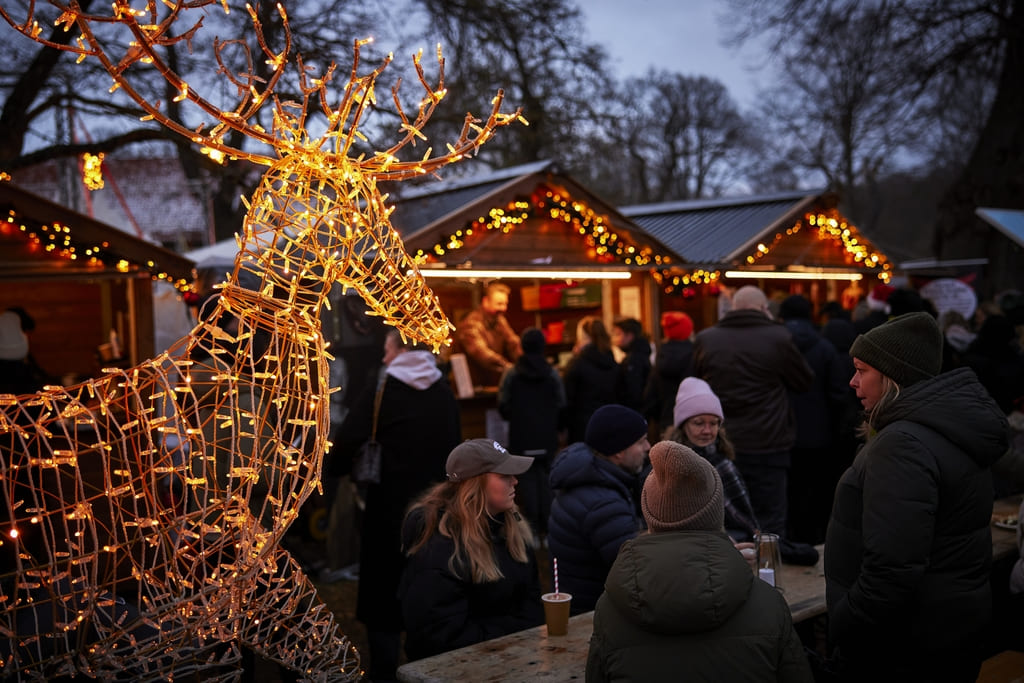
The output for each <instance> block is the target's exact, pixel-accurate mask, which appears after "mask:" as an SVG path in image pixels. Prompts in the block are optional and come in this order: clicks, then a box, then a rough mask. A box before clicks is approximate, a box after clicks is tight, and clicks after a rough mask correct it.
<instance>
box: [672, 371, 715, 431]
mask: <svg viewBox="0 0 1024 683" xmlns="http://www.w3.org/2000/svg"><path fill="white" fill-rule="evenodd" d="M694 415H714V416H716V417H717V418H718V419H719V420H725V415H723V414H722V402H721V401H719V400H718V397H717V396H715V392H713V391H712V390H711V385H709V384H708V383H707V382H705V381H704V380H702V379H700V378H699V377H687V378H685V379H684V380H683V381H682V382H680V383H679V389H677V390H676V405H675V408H673V410H672V420H673V423H674V424H675V425H676V426H677V427H678V426H679V425H681V424H683V423H684V422H686V421H687V420H689V419H690V418H691V417H693V416H694Z"/></svg>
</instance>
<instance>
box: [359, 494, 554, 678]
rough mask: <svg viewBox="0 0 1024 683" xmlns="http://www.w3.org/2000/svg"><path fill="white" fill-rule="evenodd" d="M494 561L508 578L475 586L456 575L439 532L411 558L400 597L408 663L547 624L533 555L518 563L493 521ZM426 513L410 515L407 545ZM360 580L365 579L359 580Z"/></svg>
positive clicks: (463, 574) (405, 535)
mask: <svg viewBox="0 0 1024 683" xmlns="http://www.w3.org/2000/svg"><path fill="white" fill-rule="evenodd" d="M489 523H490V525H491V534H492V536H491V538H492V541H493V544H494V556H495V559H496V560H497V562H498V567H499V569H500V570H501V573H502V574H503V575H504V578H502V579H499V580H498V581H492V582H488V583H473V582H472V581H470V580H469V579H468V578H465V577H466V576H468V572H465V571H461V570H460V572H459V573H458V574H454V573H452V571H451V569H449V567H448V560H449V558H450V557H451V555H452V553H453V552H454V549H455V544H454V543H453V542H452V540H451V539H450V538H448V537H446V536H442V535H441V534H440V533H439V532H436V533H434V535H433V536H431V537H430V540H429V541H427V544H426V545H425V546H424V547H422V548H420V550H419V551H418V552H417V553H416V554H415V555H413V556H411V557H410V558H409V560H408V562H407V564H406V567H405V571H404V572H403V574H402V582H401V586H400V588H399V598H400V600H401V603H402V614H403V615H404V617H405V628H406V636H405V652H406V654H407V655H408V657H409V659H410V660H414V659H422V658H423V657H430V656H432V655H436V654H439V653H441V652H447V651H449V650H454V649H457V648H460V647H465V646H466V645H472V644H474V643H479V642H483V641H485V640H490V639H491V638H498V637H500V636H504V635H507V634H509V633H515V632H516V631H521V630H523V629H526V628H531V627H533V626H539V625H540V624H541V623H543V621H544V612H543V609H544V608H543V607H542V605H541V600H540V582H539V579H538V575H537V563H536V561H535V559H534V554H533V552H532V550H531V551H529V552H527V555H528V557H529V561H528V562H526V563H523V562H517V561H515V560H514V559H513V558H512V555H511V554H510V553H509V551H508V546H507V545H506V543H505V539H504V537H503V530H502V528H501V526H500V524H499V523H498V522H497V521H495V520H489ZM422 524H423V517H422V514H419V515H416V514H413V515H410V517H409V519H408V520H406V524H405V527H404V528H403V538H404V539H405V544H406V546H407V547H408V546H411V545H412V544H413V543H414V542H415V540H416V539H417V538H418V537H419V531H420V529H422ZM360 580H362V576H360Z"/></svg>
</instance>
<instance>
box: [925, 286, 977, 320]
mask: <svg viewBox="0 0 1024 683" xmlns="http://www.w3.org/2000/svg"><path fill="white" fill-rule="evenodd" d="M919 293H920V294H921V296H923V297H924V298H925V299H928V300H930V301H931V302H932V304H934V305H935V309H936V310H937V311H938V312H939V315H942V314H943V313H945V312H946V311H956V312H957V313H959V314H960V315H962V316H963V317H964V318H966V319H967V320H970V319H971V316H972V315H974V309H975V308H977V307H978V295H977V294H975V293H974V290H973V289H971V286H970V285H969V284H967V283H966V282H963V281H961V280H956V279H954V278H948V277H946V278H939V279H938V280H932V281H931V282H929V283H928V284H926V285H924V286H923V287H921V289H920V292H919Z"/></svg>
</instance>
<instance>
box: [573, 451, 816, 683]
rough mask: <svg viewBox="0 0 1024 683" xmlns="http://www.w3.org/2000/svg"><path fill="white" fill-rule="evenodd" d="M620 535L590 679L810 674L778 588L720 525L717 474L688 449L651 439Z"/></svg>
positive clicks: (650, 682)
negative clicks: (633, 523) (629, 534)
mask: <svg viewBox="0 0 1024 683" xmlns="http://www.w3.org/2000/svg"><path fill="white" fill-rule="evenodd" d="M650 458H651V465H652V466H653V471H652V473H651V474H650V475H649V476H648V477H647V481H646V482H645V483H644V489H643V494H642V496H641V501H642V507H643V513H644V518H645V519H646V520H647V526H648V528H649V529H650V533H649V534H645V535H643V536H640V537H638V538H636V539H634V540H631V541H627V542H626V543H625V544H624V545H623V546H622V549H621V550H620V551H619V555H618V557H617V558H616V559H615V564H614V565H612V569H611V572H610V573H609V574H608V580H607V581H606V582H605V592H604V594H603V595H602V596H601V598H600V599H599V600H598V601H597V608H596V609H595V611H594V635H593V636H592V638H591V640H590V652H589V655H588V657H587V674H586V676H587V678H586V680H587V682H588V683H602V682H604V681H644V682H645V683H658V682H660V681H665V682H666V683H668V682H669V681H671V682H673V683H674V682H675V681H697V682H700V681H708V682H709V683H710V682H715V683H717V682H719V681H765V682H768V681H772V682H776V681H801V682H803V681H806V682H808V683H809V682H810V681H812V680H813V678H812V676H811V670H810V667H809V666H808V664H807V659H806V657H805V656H804V650H803V646H802V645H801V644H800V639H799V638H798V637H797V635H796V631H795V630H794V629H793V620H792V617H791V616H790V613H789V607H787V605H786V601H785V600H784V599H783V598H782V595H781V594H780V593H779V592H778V591H777V590H775V589H774V588H772V587H771V586H769V585H768V584H767V583H765V582H763V581H761V580H759V579H756V578H754V575H753V572H752V571H751V568H750V565H748V564H747V562H746V560H744V559H743V556H742V555H740V552H739V551H738V550H737V549H736V548H735V547H734V546H733V543H732V541H731V540H730V539H729V537H728V536H727V535H726V533H725V532H724V531H723V530H722V522H723V519H724V507H723V504H722V480H721V478H720V477H719V476H718V472H717V471H716V470H715V468H714V467H713V466H712V465H711V463H709V462H708V461H707V460H705V459H704V458H702V457H700V456H699V455H697V454H696V453H695V452H694V451H693V450H691V449H690V448H687V447H686V446H683V445H682V444H679V443H675V442H673V441H662V442H660V443H658V444H655V446H654V448H652V449H651V453H650Z"/></svg>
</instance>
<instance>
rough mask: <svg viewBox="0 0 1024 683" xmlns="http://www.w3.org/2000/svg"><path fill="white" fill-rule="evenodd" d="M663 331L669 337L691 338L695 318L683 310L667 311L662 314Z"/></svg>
mask: <svg viewBox="0 0 1024 683" xmlns="http://www.w3.org/2000/svg"><path fill="white" fill-rule="evenodd" d="M661 331H662V332H663V333H664V334H665V337H666V338H667V339H689V338H690V335H691V334H693V320H691V319H690V316H688V315H686V314H685V313H683V312H682V311H665V312H664V313H662V314H661Z"/></svg>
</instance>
